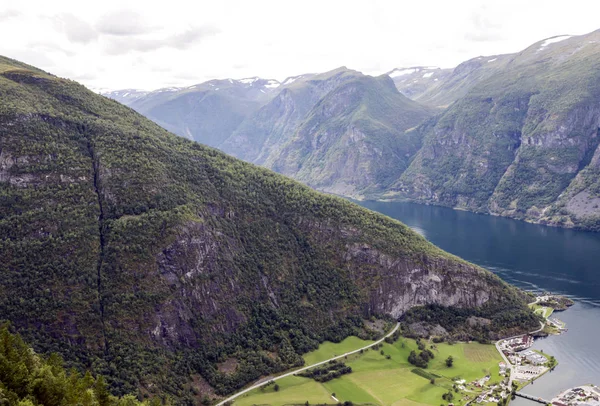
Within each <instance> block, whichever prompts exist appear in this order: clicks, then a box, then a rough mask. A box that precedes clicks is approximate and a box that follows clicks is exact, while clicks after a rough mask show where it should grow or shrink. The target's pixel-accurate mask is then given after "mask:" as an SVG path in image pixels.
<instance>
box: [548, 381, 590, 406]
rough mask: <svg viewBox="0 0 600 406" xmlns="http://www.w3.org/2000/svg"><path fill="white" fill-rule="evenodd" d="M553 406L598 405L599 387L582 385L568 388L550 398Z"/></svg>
mask: <svg viewBox="0 0 600 406" xmlns="http://www.w3.org/2000/svg"><path fill="white" fill-rule="evenodd" d="M552 404H553V405H554V406H576V405H581V406H584V405H585V406H600V388H598V387H597V386H595V385H584V386H578V387H576V388H572V389H568V390H566V391H564V392H562V393H561V394H560V395H558V396H557V397H555V398H554V399H552Z"/></svg>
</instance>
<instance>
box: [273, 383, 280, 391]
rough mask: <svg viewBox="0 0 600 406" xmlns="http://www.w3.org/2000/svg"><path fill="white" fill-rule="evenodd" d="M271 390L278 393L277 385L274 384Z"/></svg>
mask: <svg viewBox="0 0 600 406" xmlns="http://www.w3.org/2000/svg"><path fill="white" fill-rule="evenodd" d="M273 390H274V391H275V392H279V385H278V384H275V386H273Z"/></svg>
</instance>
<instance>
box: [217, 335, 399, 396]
mask: <svg viewBox="0 0 600 406" xmlns="http://www.w3.org/2000/svg"><path fill="white" fill-rule="evenodd" d="M398 327H400V323H397V324H396V327H394V328H393V329H392V331H390V332H389V333H387V334H386V335H385V336H384V337H383V338H381V339H380V340H377V341H375V342H374V343H370V344H369V345H365V346H364V347H362V348H359V349H357V350H354V351H350V352H347V353H345V354H342V355H337V356H335V357H332V358H329V359H326V360H325V361H321V362H317V363H316V364H312V365H309V366H306V367H302V368H299V369H295V370H293V371H291V372H287V373H285V374H283V375H279V376H277V377H274V378H271V379H267V380H265V381H263V382H259V383H257V384H254V385H252V386H250V387H249V388H246V389H244V390H241V391H239V392H238V393H236V394H235V395H232V396H230V397H228V398H227V399H225V400H223V401H221V402H220V403H217V406H223V405H224V404H225V403H227V402H230V401H232V400H234V399H235V398H237V397H239V396H241V395H243V394H244V393H248V392H250V391H251V390H254V389H256V388H260V387H261V386H263V385H266V384H267V383H269V382H270V381H277V380H279V379H282V378H285V377H287V376H291V375H294V374H297V373H298V372H302V371H306V370H307V369H310V368H314V367H316V366H319V365H323V364H326V363H328V362H329V361H333V360H335V359H339V358H343V357H345V356H347V355H350V354H356V353H357V352H360V351H361V350H364V349H367V348H369V347H372V346H373V345H375V344H379V343H381V342H383V340H385V339H386V338H387V337H389V336H391V335H392V334H394V333H395V332H396V330H398Z"/></svg>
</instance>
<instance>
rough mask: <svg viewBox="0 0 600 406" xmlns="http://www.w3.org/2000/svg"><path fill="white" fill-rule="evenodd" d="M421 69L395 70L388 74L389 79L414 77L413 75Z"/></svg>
mask: <svg viewBox="0 0 600 406" xmlns="http://www.w3.org/2000/svg"><path fill="white" fill-rule="evenodd" d="M419 70H420V69H419V68H409V69H394V70H393V71H391V72H390V73H388V75H389V77H391V78H397V77H398V76H405V75H412V74H413V73H417V72H419Z"/></svg>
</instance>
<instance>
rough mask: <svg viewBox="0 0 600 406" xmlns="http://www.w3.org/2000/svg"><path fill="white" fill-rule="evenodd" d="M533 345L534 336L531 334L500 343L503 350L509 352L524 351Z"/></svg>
mask: <svg viewBox="0 0 600 406" xmlns="http://www.w3.org/2000/svg"><path fill="white" fill-rule="evenodd" d="M532 345H533V337H532V336H530V335H529V334H525V335H523V336H519V337H515V338H510V339H507V340H504V341H502V342H501V343H500V348H501V350H502V351H503V352H504V353H505V354H507V353H512V352H517V351H523V350H526V349H528V348H529V347H531V346H532Z"/></svg>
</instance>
